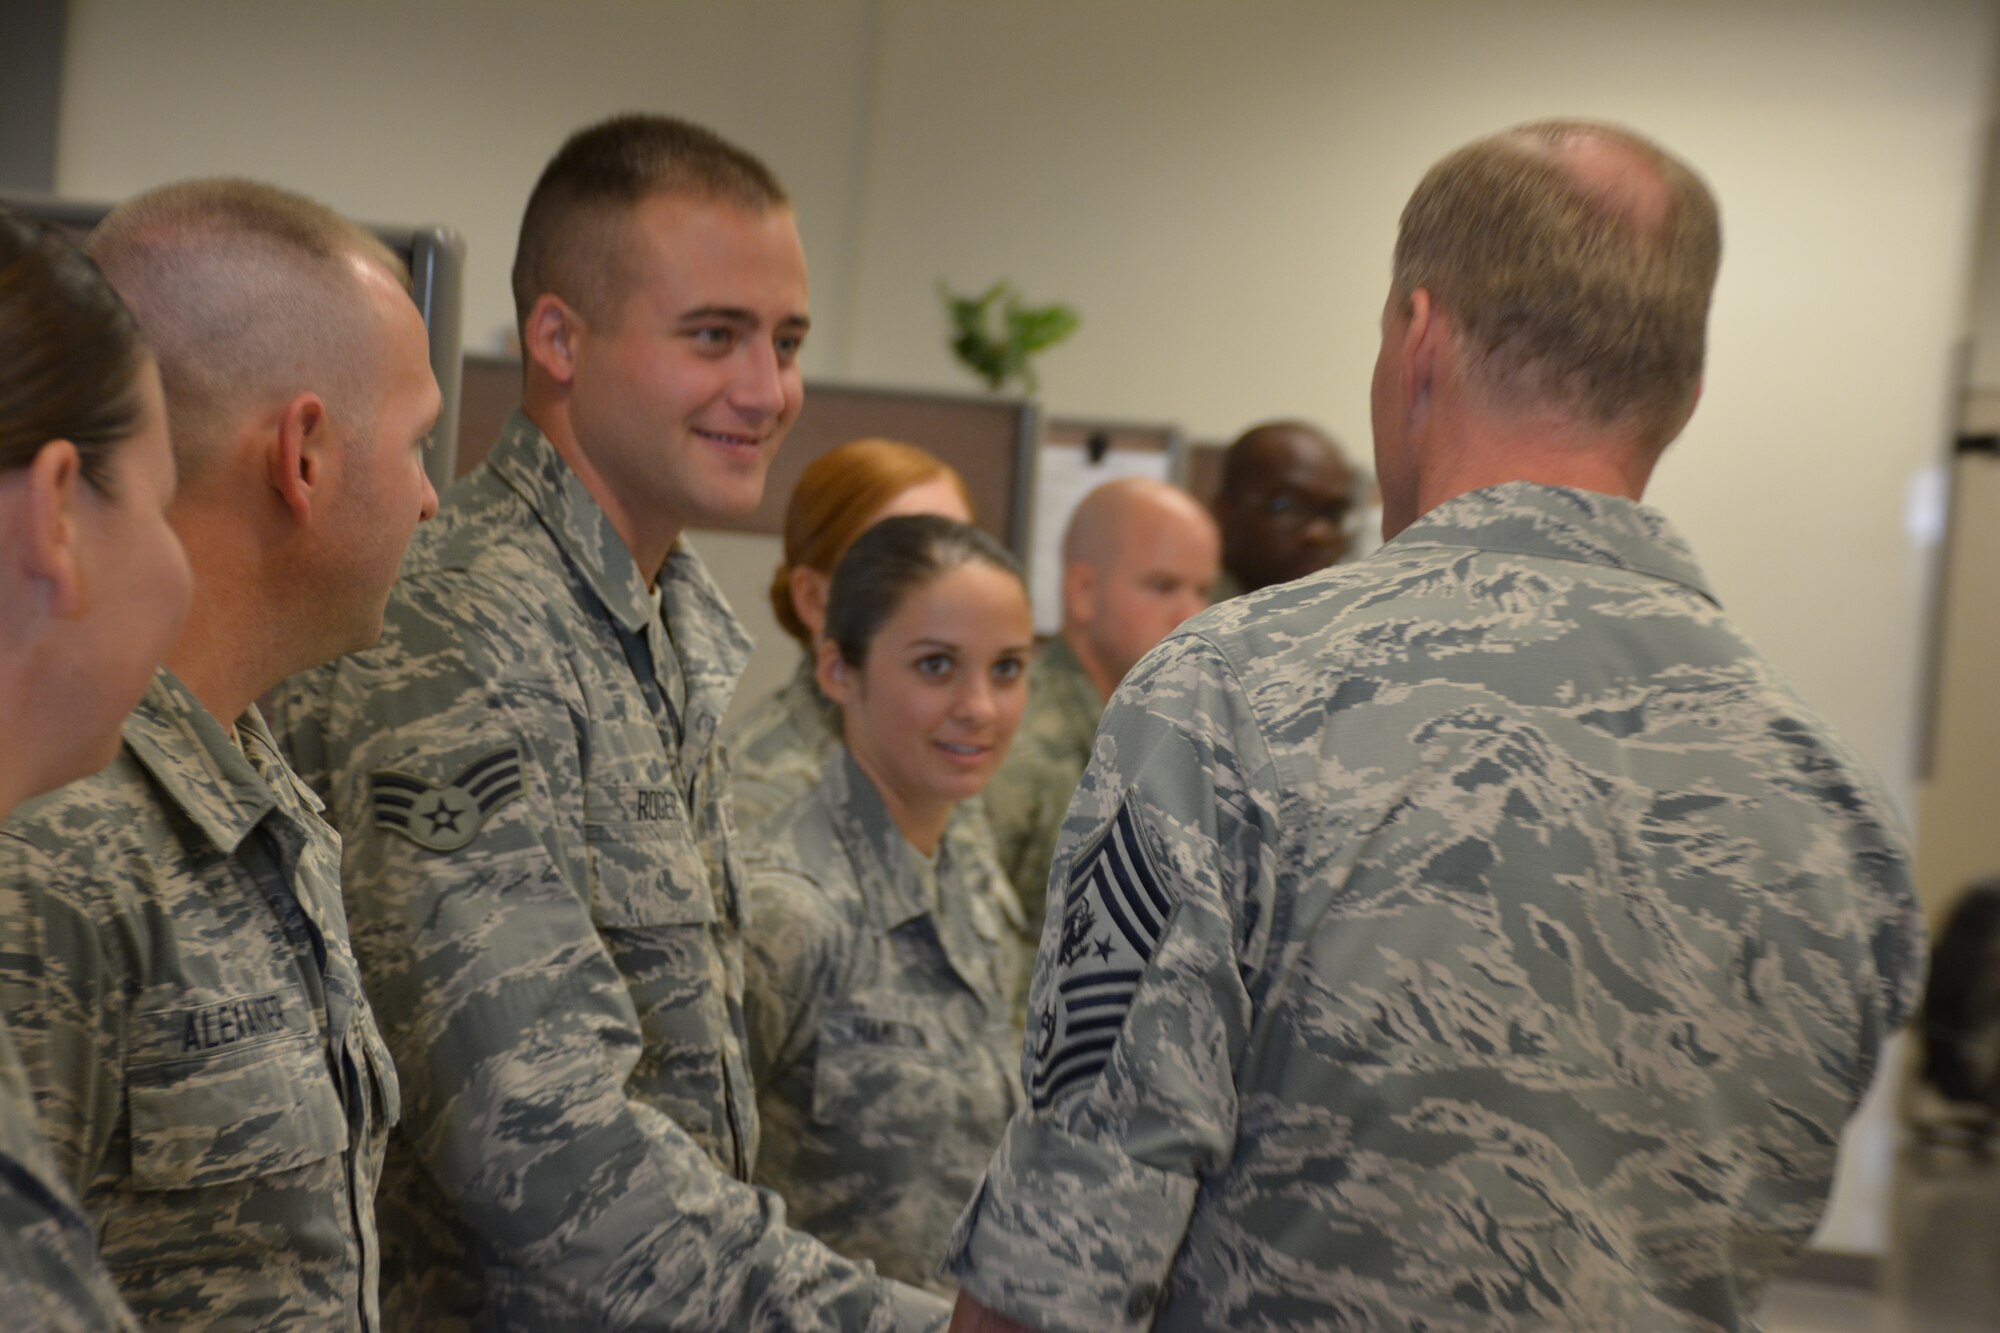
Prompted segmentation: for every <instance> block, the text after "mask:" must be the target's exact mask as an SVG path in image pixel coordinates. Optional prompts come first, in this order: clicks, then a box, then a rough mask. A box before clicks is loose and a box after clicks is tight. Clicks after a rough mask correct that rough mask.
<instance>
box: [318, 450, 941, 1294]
mask: <svg viewBox="0 0 2000 1333" xmlns="http://www.w3.org/2000/svg"><path fill="white" fill-rule="evenodd" d="M658 582H659V588H660V596H661V602H660V603H656V602H655V600H654V596H653V594H652V593H651V592H649V591H648V589H647V587H646V585H645V581H644V580H643V579H642V578H641V576H640V573H639V570H638V567H637V566H636V565H635V564H634V562H633V560H632V557H631V555H630V553H629V552H628V550H627V548H626V547H625V545H624V543H623V542H622V541H621V539H620V538H619V536H618V534H617V532H616V530H615V529H614V528H613V527H612V526H611V522H610V520H609V519H608V518H607V517H606V516H605V514H604V512H603V511H602V510H601V509H600V508H598V506H597V504H596V502H595V501H594V500H593V499H592V498H591V496H590V493H589V491H588V490H586V489H585V487H584V485H583V483H582V482H581V481H580V480H579V479H578V478H577V477H576V475H575V474H574V473H572V472H571V471H570V470H569V468H568V467H567V466H566V465H565V464H564V463H563V462H562V460H561V459H560V458H559V457H558V455H557V454H556V453H555V451H554V449H553V448H552V447H551V446H550V445H549V444H548V442H547V441H546V440H544V439H543V438H542V436H541V433H540V432H539V431H538V430H537V429H536V428H535V426H534V425H533V423H532V422H530V421H529V420H528V419H527V418H526V417H525V416H522V415H519V414H516V415H515V417H514V418H513V419H512V421H510V422H509V424H508V426H507V428H506V429H505V431H504V432H503V434H502V436H501V438H500V442H499V443H498V445H497V446H496V447H495V448H494V451H493V454H492V456H491V458H490V459H489V461H488V462H487V463H486V464H485V465H484V466H483V467H482V468H480V469H478V470H477V471H475V472H474V473H472V474H471V475H470V476H469V477H467V478H465V479H464V480H463V481H461V482H460V483H459V484H458V485H456V486H455V487H453V488H452V490H451V491H450V492H449V494H448V497H447V503H446V504H445V506H444V508H443V510H442V512H441V513H440V515H439V517H438V518H437V519H435V520H433V521H432V522H431V523H429V524H426V525H425V526H424V527H423V528H422V529H420V530H419V532H418V534H417V536H416V538H415V540H414V542H413V543H412V545H411V547H410V552H409V554H408V556H407V557H406V559H405V561H404V565H403V573H402V579H401V581H400V583H399V584H398V585H397V589H396V591H395V593H394V594H393V596H392V597H391V600H390V604H389V611H388V617H387V623H386V627H385V629H384V632H383V636H382V640H381V642H380V643H379V644H378V645H377V646H376V647H375V648H373V649H371V650H369V651H368V652H366V653H361V654H357V655H355V656H353V657H349V658H344V659H342V660H341V661H340V662H339V663H337V664H335V665H334V667H333V668H331V669H330V670H323V671H321V672H318V673H314V674H313V675H312V676H311V677H310V678H309V679H304V680H301V681H298V682H295V683H294V685H293V686H292V687H291V688H290V689H289V690H288V693H287V696H286V700H285V704H284V718H285V723H286V731H287V734H288V737H289V739H290V741H291V743H292V744H293V745H294V746H295V751H296V754H297V755H298V757H299V760H300V763H301V766H302V768H303V769H306V770H309V771H312V772H314V773H316V774H318V775H319V780H320V781H321V782H324V783H325V784H326V785H327V788H328V790H329V791H330V792H331V793H332V800H331V804H332V806H333V808H334V809H335V810H336V811H337V812H338V815H339V823H340V827H341V831H342V833H343V834H344V835H345V837H346V864H345V871H346V885H347V893H348V901H349V906H350V910H351V911H352V913H353V915H354V923H355V942H356V948H357V950H358V951H359V952H360V954H361V958H362V965H363V968H364V970H365V972H366V975H367V977H368V985H369V991H370V994H371V995H372V996H373V997H374V998H375V1001H376V1004H377V1006H378V1008H379V1010H380V1012H381V1013H383V1014H384V1015H385V1031H386V1033H387V1035H388V1038H389V1044H390V1047H391V1049H393V1050H394V1052H395V1054H396V1057H397V1064H398V1067H399V1069H400V1071H401V1072H402V1074H403V1079H404V1098H405V1102H404V1105H405V1117H406V1119H405V1125H404V1132H403V1133H400V1134H399V1135H397V1138H396V1141H395V1143H394V1144H393V1145H392V1149H391V1157H390V1171H389V1177H388V1180H387V1182H386V1184H385V1187H384V1190H383V1210H382V1227H383V1232H384V1243H385V1245H386V1246H387V1247H388V1249H387V1255H386V1258H385V1271H384V1282H383V1286H384V1304H385V1309H386V1310H387V1311H388V1314H389V1317H390V1320H391V1322H392V1324H393V1325H395V1326H397V1327H407V1328H418V1327H421V1328H424V1329H426V1330H429V1329H437V1328H450V1327H480V1328H493V1329H535V1330H538V1331H539V1330H553V1329H589V1330H593V1333H598V1331H601V1330H605V1329H614V1328H615V1329H668V1328H673V1329H757V1330H777V1329H822V1328H824V1329H834V1328H839V1329H849V1328H852V1329H863V1328H867V1329H889V1328H921V1327H931V1326H935V1325H936V1324H938V1323H940V1322H941V1321H942V1316H943V1311H942V1308H941V1305H940V1303H939V1302H937V1301H936V1300H935V1298H933V1297H930V1296H927V1295H923V1294H920V1293H916V1292H913V1291H910V1290H909V1289H908V1288H904V1287H899V1286H895V1285H893V1284H889V1283H885V1282H884V1281H883V1280H882V1279H881V1278H879V1277H877V1276H876V1275H875V1274H874V1273H873V1272H872V1271H870V1270H869V1269H868V1268H867V1267H866V1266H862V1265H856V1264H852V1263H849V1262H848V1261H846V1260H844V1259H841V1258H839V1257H838V1256H836V1255H834V1254H832V1253H831V1252H829V1251H828V1250H826V1249H825V1248H824V1247H822V1246H820V1245H819V1244H818V1243H817V1242H815V1241H813V1240H812V1239H811V1238H809V1237H807V1236H805V1235H804V1234H803V1233H800V1232H797V1231H792V1230H788V1229H787V1228H786V1227H785V1225H784V1221H783V1211H782V1208H781V1207H780V1206H779V1204H778V1201H777V1200H776V1198H775V1197H773V1196H771V1195H769V1194H767V1193H764V1192H761V1191H758V1190H755V1189H752V1188H751V1187H750V1186H749V1185H747V1184H745V1183H744V1182H745V1181H747V1180H748V1178H749V1176H750V1170H751V1164H752V1162H753V1161H754V1160H755V1157H756V1152H757V1107H756V1097H755V1093H754V1090H753V1087H752V1085H751V1082H750V1077H749V1070H748V1066H747V1064H746V1061H745V1057H744V1039H743V1015H742V993H743V991H742V986H743V982H742V952H741V943H740V934H739V932H740V930H741V925H742V915H741V909H740V905H739V901H738V887H739V883H740V876H739V873H738V870H737V868H736V866H735V864H734V862H733V859H732V854H731V851H730V835H729V829H728V815H727V805H726V799H725V797H726V792H727V790H728V779H727V773H726V770H725V766H724V763H723V760H722V755H721V751H720V750H719V748H718V747H717V746H716V745H715V743H714V741H715V733H716V725H717V723H718V721H719V720H720V718H721V716H722V713H723V710H724V708H725V707H727V705H728V702H729V693H730V690H731V689H732V688H733V687H734V683H735V680H736V676H737V674H738V672H739V671H740V670H741V669H742V665H743V662H744V659H745V658H746V656H747V655H748V652H749V645H748V642H747V640H746V639H745V637H744V635H743V632H742V630H741V629H740V628H739V627H738V626H737V623H736V621H735V619H734V618H733V617H732V616H731V615H730V613H729V609H728V607H727V606H726V605H725V604H724V603H723V601H722V598H721V595H720V593H719V592H717V590H716V588H715V585H714V584H713V583H712V582H711V581H710V579H709V577H708V574H707V572H706V571H705V570H704V569H703V568H702V565H701V562H700V560H699V559H697V558H696V557H695V556H694V554H693V553H692V552H690V551H689V550H687V549H686V548H685V547H684V546H682V547H678V548H676V550H675V551H674V553H673V554H672V555H671V556H670V557H669V558H668V560H667V563H666V566H665V567H664V568H663V569H662V570H661V571H660V574H659V580H658ZM662 605H663V606H664V617H665V619H664V623H663V621H662V611H661V609H660V608H661V606H662ZM669 626H670V627H671V631H669V629H668V627H669ZM670 633H671V638H670V637H669V634H670Z"/></svg>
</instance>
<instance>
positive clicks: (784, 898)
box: [744, 516, 1034, 1292]
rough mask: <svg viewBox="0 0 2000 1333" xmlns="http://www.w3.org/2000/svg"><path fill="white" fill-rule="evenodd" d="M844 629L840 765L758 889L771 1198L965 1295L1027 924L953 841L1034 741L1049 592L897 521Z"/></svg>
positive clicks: (966, 849) (851, 570)
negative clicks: (974, 1208)
mask: <svg viewBox="0 0 2000 1333" xmlns="http://www.w3.org/2000/svg"><path fill="white" fill-rule="evenodd" d="M825 610H826V617H825V627H824V633H823V635H822V642H821V644H820V649H819V654H818V657H817V660H816V666H817V679H818V681H819V685H820V687H821V688H822V689H823V690H824V691H825V693H826V695H827V697H828V698H829V699H831V700H833V702H834V704H835V706H836V707H837V708H838V709H839V715H840V739H841V744H840V745H838V746H836V747H835V752H834V754H833V755H832V757H831V758H830V759H829V760H828V761H827V763H826V766H825V768H824V770H823V772H822V773H821V775H820V777H819V780H818V783H817V785H816V786H814V787H813V788H812V789H811V790H810V791H808V792H807V793H806V794H805V795H804V796H802V797H800V798H799V799H798V800H797V801H795V802H794V803H793V804H792V805H791V806H790V807H789V808H788V809H786V810H785V811H784V812H782V813H781V814H780V815H778V816H777V817H776V818H775V819H773V820H772V821H771V822H770V823H769V824H768V825H766V833H765V840H764V845H763V847H762V849H761V850H760V851H759V852H757V853H754V854H753V856H752V857H751V858H750V860H749V862H748V864H747V866H746V870H745V879H746V881H747V884H748V890H747V891H748V897H749V905H750V912H749V916H750V925H749V927H748V929H747V932H746V937H745V944H746V948H745V951H744V953H745V974H746V985H745V1000H744V1004H745V1010H746V1017H747V1019H748V1028H749V1033H750V1064H751V1069H752V1072H753V1075H754V1077H755V1081H756V1084H757V1089H758V1099H757V1100H758V1109H759V1111H760V1112H761V1115H762V1120H763V1125H764V1141H763V1147H762V1149H761V1150H760V1152H759V1155H758V1159H757V1171H756V1180H757V1183H759V1184H761V1185H767V1186H769V1187H771V1188H772V1189H775V1190H777V1191H778V1192H779V1193H780V1194H781V1195H783V1196H784V1198H785V1201H786V1203H787V1205H788V1206H789V1208H790V1211H791V1214H792V1217H793V1220H794V1221H795V1222H796V1224H797V1225H798V1226H800V1227H802V1228H804V1229H805V1230H807V1231H810V1232H812V1233H813V1234H814V1235H816V1236H818V1237H819V1238H820V1239H822V1240H824V1241H826V1242H827V1243H828V1244H829V1245H831V1246H832V1247H833V1248H834V1249H836V1250H839V1251H840V1252H841V1253H843V1254H847V1255H851V1256H853V1257H855V1258H862V1259H872V1260H873V1261H874V1262H875V1265H876V1267H877V1268H879V1269H881V1270H882V1272H884V1273H886V1274H888V1275H889V1276H891V1277H895V1278H900V1279H902V1280H903V1281H905V1282H912V1283H918V1284H921V1285H925V1286H928V1287H930V1288H931V1289H933V1290H938V1291H944V1292H949V1291H950V1290H951V1288H950V1285H949V1284H948V1283H945V1282H943V1281H942V1280H940V1279H939V1278H937V1277H936V1276H935V1269H936V1266H937V1263H938V1260H939V1259H940V1258H942V1256H943V1254H944V1245H945V1239H946V1237H947V1236H948V1235H949V1234H950V1231H951V1227H952V1223H953V1221H954V1220H955V1219H956V1218H957V1216H958V1214H959V1211H960V1209H962V1208H963V1207H964V1205H965V1201H966V1200H967V1199H968V1198H970V1197H971V1194H972V1190H973V1187H974V1186H975V1185H976V1184H977V1183H978V1181H979V1178H980V1175H981V1173H982V1172H983V1171H984V1170H985V1168H986V1163H987V1160H988V1159H989V1158H990V1157H991V1156H992V1154H993V1149H994V1147H995V1146H996V1145H997V1144H998V1143H999V1141H1000V1136H1001V1132H1002V1130H1003V1129H1004V1128H1005V1127H1006V1124H1007V1120H1008V1117H1009V1116H1011V1115H1012V1114H1013V1112H1014V1110H1015V1108H1016V1106H1018V1105H1019V1103H1020V1100H1021V1098H1020V1083H1019V1077H1018V1074H1017V1069H1018V1065H1019V1060H1020V1045H1019V1038H1018V1036H1017V1035H1016V1030H1015V1028H1014V1025H1013V1011H1014V995H1013V991H1014V989H1015V986H1016V985H1017V979H1018V976H1019V966H1018V963H1017V955H1016V951H1017V950H1018V949H1019V948H1020V947H1021V945H1020V942H1019V940H1018V937H1017V936H1016V935H1015V934H1014V932H1013V929H1012V928H1011V925H1010V922H1009V915H1008V913H1009V909H1010V908H1011V909H1013V910H1018V908H1017V907H1016V906H1015V904H1014V902H1013V896H1012V895H1013V890H1012V889H1011V888H1010V887H1009V885H1008V883H1007V880H1006V877H1005V875H1004V874H1003V872H1002V871H1001V869H1000V866H999V863H998V862H997V861H996V860H994V858H993V855H992V851H991V847H990V844H989V843H986V842H978V841H971V840H967V839H964V838H960V837H953V836H952V829H953V827H954V825H958V824H961V823H962V822H963V821H964V820H966V819H968V818H971V817H973V816H974V815H975V813H976V811H977V807H978V801H977V800H976V799H975V798H976V797H977V796H978V795H979V793H980V791H981V790H982V789H983V788H984V787H985V786H986V783H987V780H988V779H989V778H991V777H992V776H993V772H994V770H995V769H996V768H998V767H999V765H1000V761H1001V760H1002V759H1003V758H1004V757H1005V756H1006V753H1007V745H1008V742H1010V741H1011V740H1012V739H1013V736H1014V729H1015V728H1016V727H1017V726H1018V725H1019V724H1020V721H1021V710H1022V707H1023V705H1024V704H1025V703H1026V700H1027V664H1028V656H1029V654H1030V652H1031V651H1032V649H1033V642H1034V630H1033V624H1032V621H1031V618H1030V616H1029V612H1028V593H1027V589H1026V587H1025V586H1023V584H1022V581H1021V573H1020V567H1019V566H1018V565H1016V564H1015V562H1014V559H1013V557H1012V556H1011V555H1009V554H1008V553H1007V551H1006V549H1005V548H1004V547H1002V546H1000V545H999V543H997V542H995V541H994V540H993V539H992V538H990V537H988V536H987V535H986V534H985V533H982V532H980V531H979V530H978V529H976V528H972V527H969V526H967V525H966V524H963V523H955V522H953V521H951V520H949V519H944V518H938V517H935V516H919V517H907V518H892V519H887V520H884V521H883V522H882V523H879V524H877V525H876V526H875V527H873V528H870V529H869V530H868V531H867V532H865V533H864V534H862V536H861V537H860V538H859V539H858V540H857V541H856V542H855V543H854V545H853V546H852V547H851V548H850V549H849V551H848V552H847V555H846V556H845V557H844V558H843V559H842V560H841V562H840V567H839V569H838V570H837V571H836V572H835V574H834V576H833V582H832V587H831V590H830V592H829V595H828V597H827V599H826V603H825Z"/></svg>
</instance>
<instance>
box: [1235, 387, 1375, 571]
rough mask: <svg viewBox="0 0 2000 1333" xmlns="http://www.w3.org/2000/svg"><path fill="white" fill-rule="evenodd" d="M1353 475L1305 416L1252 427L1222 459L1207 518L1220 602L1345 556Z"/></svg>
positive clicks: (1358, 500)
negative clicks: (1215, 538)
mask: <svg viewBox="0 0 2000 1333" xmlns="http://www.w3.org/2000/svg"><path fill="white" fill-rule="evenodd" d="M1362 502H1363V497H1362V495H1361V478H1360V477H1359V476H1358V475H1357V474H1356V472H1355V470H1354V465H1353V464H1352V463H1349V462H1348V461H1347V455H1346V454H1344V453H1342V452H1341V448H1340V446H1339V445H1338V444H1336V443H1335V442H1334V440H1333V438H1332V437H1331V436H1329V435H1328V434H1327V433H1326V432H1325V431H1323V430H1321V429H1320V428H1319V427H1317V426H1315V425H1312V424H1311V423H1310V422H1305V421H1267V422H1265V423H1264V424H1263V425H1261V426H1252V427H1251V428H1250V429H1249V430H1247V431H1245V432H1243V434H1242V435H1240V436H1238V437H1237V439H1236V442H1235V443H1234V444H1232V445H1230V446H1229V451H1228V453H1227V454H1225V455H1224V456H1223V460H1222V486H1221V489H1220V490H1219V491H1218V492H1217V494H1216V497H1215V521H1216V523H1217V524H1218V525H1219V526H1220V527H1221V529H1222V570H1223V576H1222V580H1221V583H1220V584H1219V585H1218V586H1217V588H1216V590H1215V600H1216V601H1218V602H1224V601H1228V600H1229V599H1230V598H1232V597H1238V596H1241V595H1242V594H1244V593H1246V592H1256V591H1257V590H1259V589H1260V588H1268V587H1270V586H1271V585H1272V584H1274V583H1289V582H1291V581H1292V580H1293V579H1302V578H1304V577H1305V576H1306V575H1308V574H1317V573H1318V572H1319V571H1320V570H1322V569H1325V568H1327V567H1328V566H1329V565H1335V564H1338V563H1340V561H1341V560H1342V559H1343V558H1344V557H1345V556H1346V555H1347V551H1348V545H1349V543H1350V541H1351V539H1352V537H1353V529H1352V521H1353V519H1354V517H1355V516H1356V514H1357V512H1358V511H1357V506H1359V505H1361V504H1362Z"/></svg>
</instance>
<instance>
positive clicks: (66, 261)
mask: <svg viewBox="0 0 2000 1333" xmlns="http://www.w3.org/2000/svg"><path fill="white" fill-rule="evenodd" d="M145 357H146V343H145V340H144V338H143V337H141V336H140V333H139V326H138V324H137V323H136V322H134V320H133V319H132V315H131V312H130V311H128V310H127V309H126V308H125V303H124V302H123V301H121V300H119V299H118V294H117V293H116V292H114V291H112V290H111V284H110V283H108V282H106V281H105V280H104V275H103V274H101V273H99V272H98V270H97V265H95V264H93V263H91V261H90V260H89V259H88V258H86V257H85V256H84V254H83V252H82V251H80V250H78V249H77V248H76V247H75V246H74V245H72V244H70V242H69V240H68V239H67V238H66V237H64V236H63V234H62V233H61V232H60V231H58V230H57V229H56V228H55V227H53V226H51V225H49V224H48V223H45V222H40V221H36V220H35V219H32V218H24V217H22V216H21V215H19V214H18V213H14V212H10V211H9V210H7V209H5V208H0V472H12V471H14V470H15V469H16V468H24V467H26V466H28V465H29V464H30V463H32V462H33V461H34V459H35V455H37V454H38V453H40V452H41V450H42V446H43V445H45V444H47V443H48V442H49V441H51V440H68V441H70V442H71V443H72V444H74V445H75V446H76V452H77V455H78V457H79V458H81V460H82V472H83V478H84V480H85V481H86V482H87V483H89V485H90V486H91V487H92V489H94V490H96V491H97V492H98V493H99V494H106V495H108V494H109V493H110V480H109V479H110V467H111V455H112V452H113V451H114V450H115V449H116V448H117V447H118V445H119V444H120V443H121V442H122V441H124V440H126V439H129V438H130V437H131V436H132V435H133V434H134V433H135V432H137V430H138V429H139V418H140V413H141V411H142V404H141V400H140V397H139V368H140V366H141V365H143V364H144V362H145Z"/></svg>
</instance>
